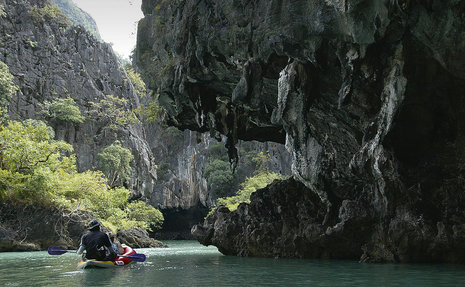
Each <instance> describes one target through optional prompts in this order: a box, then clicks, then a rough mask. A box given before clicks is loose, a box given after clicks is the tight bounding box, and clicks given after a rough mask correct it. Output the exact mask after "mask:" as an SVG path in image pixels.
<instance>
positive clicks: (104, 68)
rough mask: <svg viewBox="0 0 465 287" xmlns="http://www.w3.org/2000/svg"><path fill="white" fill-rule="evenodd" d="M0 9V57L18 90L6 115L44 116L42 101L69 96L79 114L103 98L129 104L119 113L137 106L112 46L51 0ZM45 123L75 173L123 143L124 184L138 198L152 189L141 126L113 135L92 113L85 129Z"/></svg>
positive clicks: (151, 172) (149, 158)
mask: <svg viewBox="0 0 465 287" xmlns="http://www.w3.org/2000/svg"><path fill="white" fill-rule="evenodd" d="M0 5H3V7H4V10H5V15H4V16H3V17H2V18H1V21H0V42H1V43H0V60H2V61H3V62H5V63H6V64H7V65H8V66H9V69H10V72H11V73H12V74H13V75H14V76H15V83H16V84H17V85H18V86H19V88H20V91H19V92H18V93H17V95H16V97H14V98H13V99H11V101H10V104H9V107H8V111H9V114H10V118H12V119H29V118H32V119H43V117H42V116H41V104H43V103H44V102H45V101H52V100H53V99H57V98H66V97H67V96H70V97H72V98H73V99H74V100H75V101H76V103H77V105H78V106H79V107H80V110H81V113H82V114H86V112H87V111H89V109H91V107H90V105H89V102H99V101H100V100H102V99H107V98H108V97H107V95H114V96H116V97H119V98H124V99H126V100H127V105H126V106H125V107H123V110H129V109H133V108H136V107H138V105H139V99H138V98H137V95H136V93H135V92H134V89H133V87H132V84H131V82H130V80H129V79H128V76H127V75H126V72H125V71H124V69H123V68H122V67H121V64H120V63H119V61H118V59H117V57H116V56H115V54H114V52H113V50H112V48H111V46H110V45H109V44H106V43H101V42H99V41H97V40H96V39H95V38H94V37H93V36H91V35H90V34H89V33H88V32H87V31H85V30H84V29H82V28H81V27H76V26H71V25H70V23H68V22H67V19H63V18H60V16H59V15H58V14H53V13H52V12H47V9H49V8H48V7H50V5H51V2H48V1H44V0H42V1H40V0H31V1H26V0H19V1H12V0H11V1H10V0H2V1H0ZM47 5H49V6H47ZM33 9H36V11H38V12H36V13H34V12H31V11H33ZM49 124H51V125H52V126H53V128H54V130H55V134H56V138H57V139H60V140H65V141H67V142H69V143H71V144H72V145H73V146H74V151H75V153H76V155H77V164H78V168H79V170H80V171H83V170H88V169H95V168H97V167H98V164H97V154H98V153H99V152H100V150H101V149H102V148H104V147H105V146H107V145H110V144H111V143H113V141H114V140H116V139H119V140H121V141H122V142H123V145H124V146H125V147H128V148H130V149H131V151H132V153H133V155H134V162H133V165H132V166H133V171H132V175H131V180H130V182H129V183H128V187H129V188H130V189H132V190H135V191H137V192H140V193H145V192H149V191H151V190H152V187H153V184H154V181H155V179H156V172H155V166H154V163H153V157H152V153H151V150H150V148H149V146H148V144H147V142H146V140H145V134H144V129H143V126H142V124H141V123H140V122H138V121H134V122H132V123H130V124H128V125H125V126H123V127H122V128H120V129H119V130H117V131H112V130H105V128H104V127H105V126H106V125H108V123H107V122H105V121H104V120H103V119H100V118H97V117H95V118H92V117H90V116H88V117H87V119H86V121H85V122H84V123H82V124H72V123H67V122H60V121H54V122H50V123H49Z"/></svg>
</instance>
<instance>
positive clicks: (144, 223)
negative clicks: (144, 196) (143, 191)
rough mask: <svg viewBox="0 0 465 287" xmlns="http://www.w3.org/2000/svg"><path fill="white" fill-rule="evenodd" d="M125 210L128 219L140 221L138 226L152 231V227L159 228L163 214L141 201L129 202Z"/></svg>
mask: <svg viewBox="0 0 465 287" xmlns="http://www.w3.org/2000/svg"><path fill="white" fill-rule="evenodd" d="M127 212H128V218H129V220H132V221H135V222H139V223H140V224H139V225H138V227H142V228H144V229H147V230H150V231H152V227H153V228H155V229H160V228H161V226H162V224H163V214H162V213H161V212H160V211H159V210H158V209H156V208H154V207H153V206H150V205H147V204H146V203H145V202H143V201H133V202H131V203H129V204H128V206H127Z"/></svg>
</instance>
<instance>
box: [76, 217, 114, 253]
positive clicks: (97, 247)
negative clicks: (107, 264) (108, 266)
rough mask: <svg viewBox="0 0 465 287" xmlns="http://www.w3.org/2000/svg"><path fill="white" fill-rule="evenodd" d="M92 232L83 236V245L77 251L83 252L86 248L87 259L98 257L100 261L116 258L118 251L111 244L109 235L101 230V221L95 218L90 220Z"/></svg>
mask: <svg viewBox="0 0 465 287" xmlns="http://www.w3.org/2000/svg"><path fill="white" fill-rule="evenodd" d="M89 230H90V232H88V233H86V234H84V235H83V236H82V238H81V245H80V246H79V249H78V251H77V253H78V254H82V252H83V251H84V250H85V251H86V254H85V258H86V259H96V260H99V261H107V260H109V261H113V260H115V258H116V253H115V251H114V250H113V248H112V246H111V241H110V238H109V237H108V235H107V234H106V233H104V232H102V231H100V222H98V221H97V220H95V219H93V220H91V221H90V222H89Z"/></svg>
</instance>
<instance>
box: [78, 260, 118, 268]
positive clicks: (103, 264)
mask: <svg viewBox="0 0 465 287" xmlns="http://www.w3.org/2000/svg"><path fill="white" fill-rule="evenodd" d="M112 267H117V265H115V263H114V262H113V261H98V260H85V261H81V262H79V263H78V265H77V269H85V268H112Z"/></svg>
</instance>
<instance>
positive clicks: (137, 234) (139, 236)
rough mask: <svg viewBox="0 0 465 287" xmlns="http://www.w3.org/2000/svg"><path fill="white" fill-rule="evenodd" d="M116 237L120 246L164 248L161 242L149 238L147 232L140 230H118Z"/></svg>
mask: <svg viewBox="0 0 465 287" xmlns="http://www.w3.org/2000/svg"><path fill="white" fill-rule="evenodd" d="M116 237H117V238H118V240H119V241H120V242H121V243H122V244H126V245H128V246H131V247H132V248H151V247H166V245H165V244H164V243H163V242H161V241H158V240H155V239H153V238H150V237H149V234H148V233H147V231H145V230H143V229H140V228H131V229H128V230H118V232H117V233H116Z"/></svg>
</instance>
